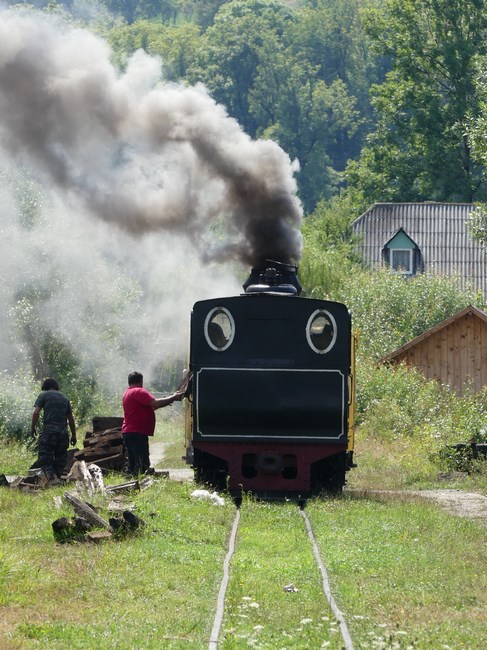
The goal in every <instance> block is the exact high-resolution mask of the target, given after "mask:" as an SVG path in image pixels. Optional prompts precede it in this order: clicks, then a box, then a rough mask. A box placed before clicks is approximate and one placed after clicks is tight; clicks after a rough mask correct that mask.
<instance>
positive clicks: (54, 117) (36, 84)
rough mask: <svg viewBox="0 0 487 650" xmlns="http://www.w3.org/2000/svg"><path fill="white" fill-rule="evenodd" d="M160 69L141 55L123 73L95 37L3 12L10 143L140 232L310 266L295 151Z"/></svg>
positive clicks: (0, 50)
mask: <svg viewBox="0 0 487 650" xmlns="http://www.w3.org/2000/svg"><path fill="white" fill-rule="evenodd" d="M160 69H161V62H160V61H159V60H158V59H156V58H153V57H149V56H148V55H146V54H145V53H143V52H142V51H139V52H137V53H136V54H135V55H134V56H133V57H132V59H131V61H130V62H129V64H128V67H127V70H126V72H125V73H123V74H119V73H118V72H117V71H116V70H115V69H114V67H113V66H112V64H111V63H110V50H109V48H108V46H107V44H106V43H105V42H103V41H102V40H101V39H99V38H97V37H95V36H94V35H93V34H91V33H89V32H87V31H85V30H82V29H75V28H73V27H70V26H67V25H65V24H63V23H62V22H61V21H60V20H57V19H53V18H52V17H50V16H40V15H38V14H33V13H27V12H20V11H14V10H5V11H0V144H1V146H2V148H3V149H4V151H5V150H6V151H8V152H9V154H10V155H11V156H15V158H16V160H18V161H19V163H22V164H24V165H25V166H27V167H30V168H32V167H35V168H36V170H37V171H38V173H39V174H43V175H45V180H46V181H47V182H48V183H54V184H55V186H56V187H57V189H58V190H62V191H63V193H64V194H65V196H66V197H67V198H69V199H72V200H78V201H80V200H81V201H82V203H83V206H84V208H85V209H88V210H89V211H90V212H91V213H92V214H93V215H95V216H97V217H99V218H101V219H103V220H105V221H107V222H110V223H113V224H116V225H118V226H119V227H121V228H122V229H124V230H126V231H129V232H131V233H133V234H143V233H147V232H155V231H158V230H167V231H171V232H174V233H182V234H184V235H185V236H186V237H188V238H189V239H190V240H191V241H192V242H193V244H194V245H195V246H196V248H197V250H198V251H199V254H200V256H201V258H205V259H209V260H211V259H213V260H215V259H218V260H226V259H238V260H240V261H241V262H243V263H244V264H246V265H252V266H256V265H258V264H259V263H260V262H261V260H263V259H265V258H271V259H277V260H280V261H283V262H296V261H298V259H299V257H300V254H301V238H300V234H299V231H298V228H299V226H300V222H301V206H300V203H299V201H298V199H297V198H296V196H295V190H296V186H295V181H294V177H293V173H294V171H295V168H294V167H293V164H292V163H291V161H290V159H289V157H288V156H287V155H286V154H285V153H284V152H283V150H282V149H281V148H280V147H279V146H278V145H277V144H276V143H274V142H272V141H268V140H258V141H253V140H251V139H250V138H249V137H248V136H247V135H246V134H245V133H244V132H243V131H242V130H241V128H240V127H239V125H238V124H237V122H236V121H235V120H233V119H232V118H230V117H229V116H228V115H227V113H226V112H225V110H224V108H223V107H222V106H220V105H217V104H216V103H215V102H214V100H213V99H211V97H210V96H209V95H208V93H207V92H206V90H205V89H204V88H203V87H202V86H197V87H189V88H188V87H185V86H183V85H177V84H167V83H163V82H161V79H160ZM215 222H217V223H218V225H219V227H220V228H221V227H222V224H223V233H224V235H223V238H222V240H221V241H219V243H218V245H215V243H214V242H215V240H216V237H215V234H214V233H213V231H212V228H214V225H213V224H214V223H215Z"/></svg>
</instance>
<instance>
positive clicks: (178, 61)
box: [107, 20, 200, 81]
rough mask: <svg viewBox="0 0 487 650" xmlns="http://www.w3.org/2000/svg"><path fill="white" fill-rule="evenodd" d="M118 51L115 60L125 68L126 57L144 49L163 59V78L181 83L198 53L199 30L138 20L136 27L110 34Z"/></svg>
mask: <svg viewBox="0 0 487 650" xmlns="http://www.w3.org/2000/svg"><path fill="white" fill-rule="evenodd" d="M107 39H108V42H109V43H110V45H111V46H112V48H113V49H114V52H115V60H116V62H117V63H118V65H120V66H123V64H124V62H125V61H126V60H127V57H129V56H130V55H132V54H133V53H134V52H135V51H136V50H138V49H143V50H145V51H146V52H148V53H149V54H151V55H154V56H155V55H157V56H160V57H161V59H162V68H163V71H164V77H165V78H166V79H168V80H170V81H179V80H181V79H183V78H184V77H185V75H186V72H187V70H188V68H189V67H190V66H191V65H192V64H193V63H194V61H195V59H196V57H197V52H198V51H199V47H200V44H199V39H200V33H199V28H198V27H197V25H195V24H194V23H183V24H181V25H180V26H178V27H173V26H167V25H163V24H161V23H160V22H154V21H149V20H138V21H136V22H135V23H133V25H122V26H121V27H116V28H114V29H112V30H110V32H109V33H108V35H107Z"/></svg>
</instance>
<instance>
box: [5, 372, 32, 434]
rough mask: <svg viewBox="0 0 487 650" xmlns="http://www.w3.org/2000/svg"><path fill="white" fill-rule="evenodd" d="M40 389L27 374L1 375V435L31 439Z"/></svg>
mask: <svg viewBox="0 0 487 650" xmlns="http://www.w3.org/2000/svg"><path fill="white" fill-rule="evenodd" d="M38 392H39V391H38V389H37V388H36V383H35V382H34V381H33V380H32V378H31V377H30V376H28V375H27V374H25V375H24V374H22V373H20V372H19V373H17V374H16V375H14V376H12V375H9V374H8V373H7V372H6V371H4V372H3V373H1V374H0V435H3V436H6V437H7V438H15V439H17V440H24V441H26V440H29V439H30V424H31V417H32V410H33V408H34V402H35V400H36V397H37V394H38Z"/></svg>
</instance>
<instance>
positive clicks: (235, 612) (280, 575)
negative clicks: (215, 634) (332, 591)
mask: <svg viewBox="0 0 487 650" xmlns="http://www.w3.org/2000/svg"><path fill="white" fill-rule="evenodd" d="M290 583H293V584H294V585H295V587H296V589H297V590H298V591H295V592H288V591H286V590H285V589H284V587H285V586H288V585H289V584H290ZM323 643H326V644H329V645H328V646H326V647H329V648H334V649H338V648H341V647H342V644H341V637H340V635H339V634H338V627H337V625H336V622H335V621H334V617H333V616H332V614H331V612H330V611H329V608H328V605H327V602H326V599H325V596H324V595H323V592H322V589H321V579H320V574H319V572H318V569H317V566H316V563H315V559H314V556H313V551H312V547H311V544H310V543H309V542H308V541H307V537H306V532H305V529H304V521H303V518H302V516H301V515H300V513H299V510H298V509H297V507H296V505H294V504H291V503H274V504H269V503H256V502H254V501H252V500H251V499H245V500H244V502H243V504H242V509H241V518H240V527H239V533H238V538H237V550H236V554H235V556H234V559H233V561H232V563H231V577H230V582H229V586H228V590H227V601H226V611H225V618H224V623H223V629H222V632H221V645H220V646H219V647H221V648H222V649H224V650H230V649H237V648H242V649H243V648H251V647H255V648H269V649H272V650H274V649H275V648H296V649H300V650H302V649H303V648H310V649H311V648H321V647H322V644H323ZM323 647H325V646H323Z"/></svg>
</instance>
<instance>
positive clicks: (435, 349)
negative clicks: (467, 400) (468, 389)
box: [395, 314, 487, 395]
mask: <svg viewBox="0 0 487 650" xmlns="http://www.w3.org/2000/svg"><path fill="white" fill-rule="evenodd" d="M401 361H403V362H405V363H407V364H408V365H411V366H416V367H417V368H418V369H419V370H421V371H422V373H423V374H424V375H425V377H427V378H428V379H437V380H438V381H440V382H441V383H442V384H448V385H450V386H451V387H452V388H454V389H455V391H456V392H457V393H458V394H459V395H463V394H464V390H465V386H466V383H467V382H472V384H473V388H474V390H475V391H479V390H480V389H481V388H482V387H483V386H486V385H487V323H485V322H484V321H483V320H481V319H480V318H478V317H477V316H475V315H474V314H466V315H465V316H463V317H462V318H460V319H458V320H457V321H454V322H453V323H451V324H450V325H447V326H446V327H444V328H442V329H441V330H439V331H438V332H436V333H434V334H432V335H431V336H428V337H426V338H425V339H423V340H422V341H419V342H418V344H417V345H415V346H414V347H412V348H410V349H409V350H406V351H404V352H403V353H402V354H401V355H400V356H399V357H397V358H396V359H395V362H396V363H400V362H401Z"/></svg>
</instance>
